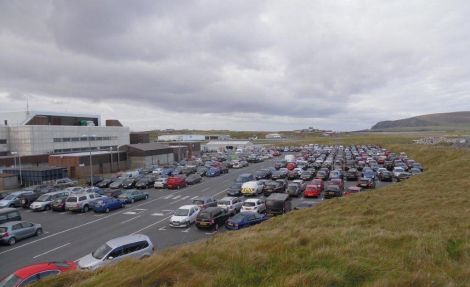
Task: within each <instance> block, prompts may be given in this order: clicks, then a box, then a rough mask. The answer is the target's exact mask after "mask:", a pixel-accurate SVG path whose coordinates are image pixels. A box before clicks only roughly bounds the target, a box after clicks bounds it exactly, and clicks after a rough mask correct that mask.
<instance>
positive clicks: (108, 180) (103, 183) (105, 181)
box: [96, 178, 114, 188]
mask: <svg viewBox="0 0 470 287" xmlns="http://www.w3.org/2000/svg"><path fill="white" fill-rule="evenodd" d="M113 181H114V179H111V178H105V179H103V180H102V181H100V182H98V183H97V184H96V186H97V187H99V188H108V187H109V185H110V184H111V183H113Z"/></svg>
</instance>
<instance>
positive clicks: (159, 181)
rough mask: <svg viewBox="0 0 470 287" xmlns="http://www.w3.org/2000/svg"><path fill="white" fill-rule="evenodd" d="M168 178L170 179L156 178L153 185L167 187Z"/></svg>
mask: <svg viewBox="0 0 470 287" xmlns="http://www.w3.org/2000/svg"><path fill="white" fill-rule="evenodd" d="M167 180H168V178H167V177H161V178H157V179H156V180H155V183H154V184H153V187H155V188H165V187H166V181H167Z"/></svg>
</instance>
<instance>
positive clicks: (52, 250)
mask: <svg viewBox="0 0 470 287" xmlns="http://www.w3.org/2000/svg"><path fill="white" fill-rule="evenodd" d="M67 245H70V242H69V243H65V244H64V245H61V246H58V247H56V248H54V249H51V250H49V251H46V252H44V253H41V254H38V255H36V256H34V257H33V259H36V258H38V257H40V256H43V255H46V254H48V253H51V252H54V251H56V250H57V249H60V248H62V247H65V246H67Z"/></svg>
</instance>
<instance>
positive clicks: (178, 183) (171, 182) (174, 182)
mask: <svg viewBox="0 0 470 287" xmlns="http://www.w3.org/2000/svg"><path fill="white" fill-rule="evenodd" d="M186 185H187V183H186V180H185V179H184V178H182V177H178V176H171V177H169V178H168V180H167V181H166V186H167V188H168V189H180V188H182V187H186Z"/></svg>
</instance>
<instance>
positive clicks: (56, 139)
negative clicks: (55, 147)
mask: <svg viewBox="0 0 470 287" xmlns="http://www.w3.org/2000/svg"><path fill="white" fill-rule="evenodd" d="M54 142H55V143H60V142H62V139H61V138H54Z"/></svg>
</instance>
